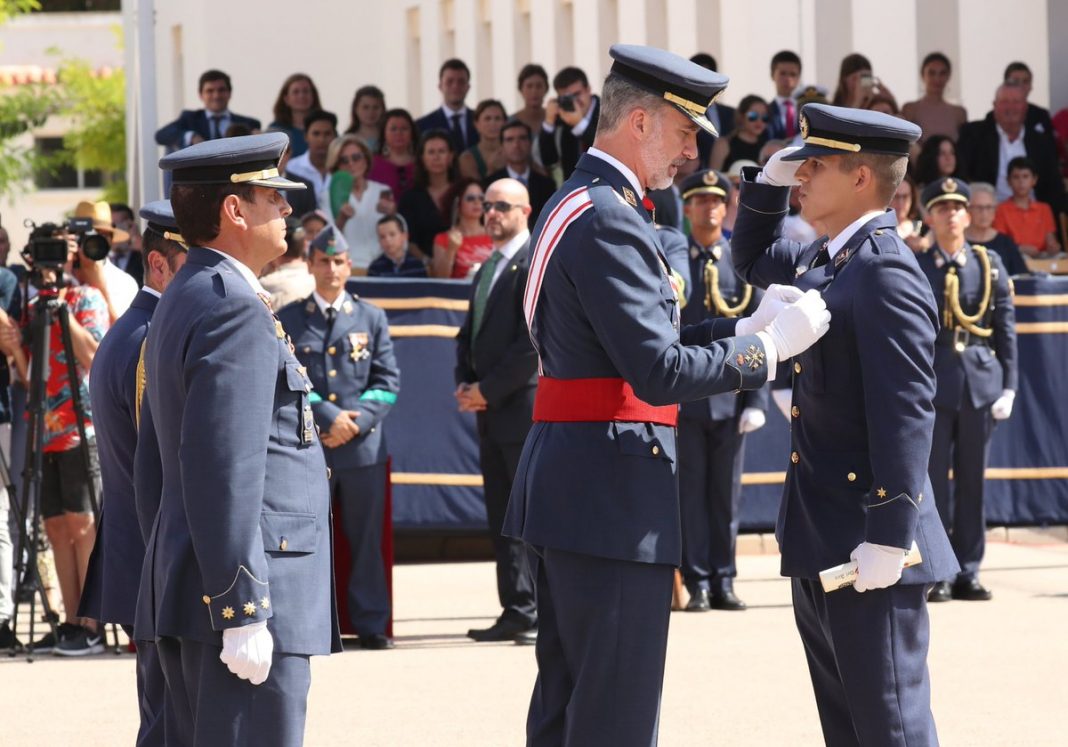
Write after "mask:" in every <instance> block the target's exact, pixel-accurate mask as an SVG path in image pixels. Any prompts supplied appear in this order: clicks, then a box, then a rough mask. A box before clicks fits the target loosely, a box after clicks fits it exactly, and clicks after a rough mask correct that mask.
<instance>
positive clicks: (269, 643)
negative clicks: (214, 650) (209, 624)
mask: <svg viewBox="0 0 1068 747" xmlns="http://www.w3.org/2000/svg"><path fill="white" fill-rule="evenodd" d="M273 653H274V638H272V637H271V631H269V630H267V621H266V620H263V621H262V622H254V623H249V624H248V625H243V626H241V627H240V628H227V629H226V630H224V631H223V649H222V653H221V654H219V660H220V661H222V663H223V664H225V665H226V668H227V669H229V670H230V671H231V672H233V673H234V674H236V675H237V676H238V677H240V678H241V679H243V680H248V681H249V682H251V683H252V684H253V685H261V684H263V683H264V681H266V679H267V673H268V672H270V671H271V655H272V654H273Z"/></svg>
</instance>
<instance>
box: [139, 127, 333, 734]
mask: <svg viewBox="0 0 1068 747" xmlns="http://www.w3.org/2000/svg"><path fill="white" fill-rule="evenodd" d="M287 147H288V138H287V137H286V136H285V135H284V134H281V133H268V134H263V135H252V136H248V137H237V138H229V139H223V140H212V141H208V142H205V143H199V144H197V145H193V146H191V147H189V148H186V149H184V150H181V151H178V152H176V153H172V154H170V155H168V156H165V157H164V158H163V159H162V160H161V161H160V167H161V168H163V169H164V170H167V171H171V172H172V174H173V187H172V189H171V202H172V204H173V206H174V214H175V217H176V218H177V220H178V225H179V226H181V229H182V235H183V236H184V237H185V239H186V241H187V242H188V243H189V245H190V249H189V255H188V259H187V260H186V264H185V266H184V267H183V268H182V269H181V270H180V271H179V272H178V274H177V276H175V278H174V281H173V282H172V283H171V285H170V286H169V287H168V289H167V293H166V294H165V295H164V296H163V298H162V299H161V300H160V302H159V305H158V306H157V308H156V313H155V315H154V317H153V321H152V329H151V332H150V334H149V336H148V342H147V345H146V349H145V356H144V358H145V370H146V374H147V380H146V394H145V400H144V403H143V407H144V409H145V410H147V411H148V414H149V415H150V417H149V418H148V419H147V421H146V422H143V423H142V426H143V427H144V426H148V425H149V424H151V427H152V428H153V432H152V434H151V436H149V437H148V438H149V440H148V442H146V443H151V441H152V439H153V437H154V440H155V441H156V442H157V443H158V459H159V464H160V467H161V474H160V478H161V479H160V484H159V485H157V487H156V490H155V491H154V492H155V494H156V495H158V496H159V510H158V513H157V514H156V517H155V522H154V525H153V527H152V529H151V533H150V536H149V538H148V541H147V543H146V549H145V553H146V555H145V567H144V571H143V573H142V582H141V590H140V595H139V596H140V598H139V604H140V605H141V609H139V610H138V617H137V626H138V627H139V628H143V627H145V626H147V627H148V628H149V629H150V630H151V632H152V633H153V634H154V637H155V638H156V640H157V647H158V649H159V654H160V660H161V662H162V665H163V672H164V674H165V676H166V678H167V686H168V704H169V705H170V707H171V712H173V713H174V716H175V719H174V721H175V727H176V729H177V737H176V739H175V741H178V742H181V743H183V744H237V743H253V742H258V743H263V744H286V745H293V744H300V743H301V742H302V741H303V734H304V718H305V711H306V700H307V693H308V688H309V685H310V680H311V672H310V667H309V660H308V657H309V656H310V655H312V654H326V653H330V652H331V651H337V650H340V639H339V637H338V630H337V615H336V610H335V608H334V592H333V587H332V583H331V576H332V573H331V569H332V558H331V552H330V506H329V488H328V485H327V475H326V461H325V459H324V457H323V450H322V446H321V445H320V443H319V439H318V436H317V435H316V433H315V427H314V422H313V417H312V410H311V404H310V399H309V392H310V390H311V385H310V383H309V382H308V379H307V377H306V376H305V375H304V373H303V367H302V366H301V364H300V362H299V361H298V360H297V359H296V357H295V356H294V355H293V353H292V351H291V346H290V343H289V341H288V339H287V338H286V335H285V332H284V330H283V329H282V325H281V323H280V322H278V321H277V320H276V319H275V318H274V317H273V316H272V315H271V312H270V309H269V307H268V303H269V297H267V295H266V294H265V293H264V292H263V289H262V288H261V287H260V285H259V282H258V281H257V280H256V270H258V269H259V268H261V267H263V266H264V265H265V264H267V262H269V261H270V260H272V259H274V258H275V257H277V256H279V255H280V254H282V253H283V252H284V251H285V248H286V244H285V217H286V216H287V215H288V214H289V212H290V208H289V205H288V204H287V203H286V201H285V198H284V197H283V196H282V193H281V192H280V191H279V190H281V189H299V188H301V185H299V184H297V183H294V182H290V181H289V180H287V179H284V178H281V177H279V176H278V162H279V160H280V158H281V156H282V154H283V152H284V151H285V149H286V148H287ZM142 414H143V415H144V414H145V413H144V412H143V413H142ZM141 438H142V439H144V438H146V436H145V435H144V434H142V436H141ZM142 458H143V453H142V450H141V449H140V448H139V449H138V453H137V462H138V473H137V475H136V476H135V480H136V484H137V490H138V496H137V501H138V508H139V511H140V510H141V506H142V504H143V503H145V504H147V503H149V502H151V500H152V497H153V496H152V493H153V491H152V490H149V489H148V486H146V485H145V484H144V483H143V481H142V479H141V475H142V474H144V471H143V470H141V466H142V464H141V463H142ZM142 496H144V497H142ZM145 605H147V607H148V610H147V612H145V611H144V607H145ZM146 618H147V619H146ZM227 670H229V671H227ZM268 678H270V683H269V684H268V685H267V686H262V687H256V685H262V683H264V682H265V681H267V680H268ZM168 729H170V722H169V721H168Z"/></svg>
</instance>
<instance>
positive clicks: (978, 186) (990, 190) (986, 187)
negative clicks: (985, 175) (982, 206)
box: [968, 182, 998, 202]
mask: <svg viewBox="0 0 1068 747" xmlns="http://www.w3.org/2000/svg"><path fill="white" fill-rule="evenodd" d="M968 186H969V187H970V188H971V190H972V194H973V195H974V194H975V193H976V192H985V193H987V194H988V195H990V196H991V197H993V198H994V202H997V201H998V191H997V190H996V189H995V188H994V185H993V184H989V183H987V182H972V183H971V184H969V185H968Z"/></svg>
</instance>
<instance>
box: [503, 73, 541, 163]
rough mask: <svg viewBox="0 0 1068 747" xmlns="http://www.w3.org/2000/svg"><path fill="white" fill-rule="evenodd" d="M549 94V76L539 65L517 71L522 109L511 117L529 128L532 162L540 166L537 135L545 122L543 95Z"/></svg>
mask: <svg viewBox="0 0 1068 747" xmlns="http://www.w3.org/2000/svg"><path fill="white" fill-rule="evenodd" d="M548 92H549V74H548V73H546V72H545V68H543V67H542V66H541V65H534V64H527V65H524V66H523V69H522V70H520V71H519V95H520V96H522V97H523V108H522V109H520V110H519V111H517V112H516V113H515V114H513V115H512V118H513V119H518V120H519V121H520V122H522V123H523V124H525V125H526V126H527V127H529V128H530V131H531V132H532V133H533V135H532V137H531V141H532V142H531V146H532V148H533V150H532V151H531V155H532V157H533V158H534V162H535V163H537V164H539V165H540V164H541V152H540V148H539V141H540V139H541V138H539V137H538V133H539V132H541V125H542V123H543V122H544V121H545V95H546V94H547V93H548Z"/></svg>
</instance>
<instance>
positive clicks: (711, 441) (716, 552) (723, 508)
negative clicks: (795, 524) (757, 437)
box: [679, 418, 745, 594]
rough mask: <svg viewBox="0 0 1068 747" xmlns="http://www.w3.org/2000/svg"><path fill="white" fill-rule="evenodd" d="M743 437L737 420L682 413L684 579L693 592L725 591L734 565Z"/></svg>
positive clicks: (680, 505)
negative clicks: (705, 418)
mask: <svg viewBox="0 0 1068 747" xmlns="http://www.w3.org/2000/svg"><path fill="white" fill-rule="evenodd" d="M744 443H745V436H743V435H742V434H741V433H739V432H738V419H737V418H730V419H728V420H697V419H695V418H679V508H680V510H681V512H682V578H683V580H684V581H685V582H686V588H687V589H689V590H690V593H691V594H693V593H695V592H696V591H697V590H698V589H708V590H718V591H726V590H727V589H729V588H731V586H732V579H733V578H734V577H735V576H737V575H738V570H737V568H736V567H735V564H734V552H735V545H736V543H737V540H738V507H739V503H740V501H741V496H742V460H743V458H744V450H743V448H742V446H743V445H744Z"/></svg>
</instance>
